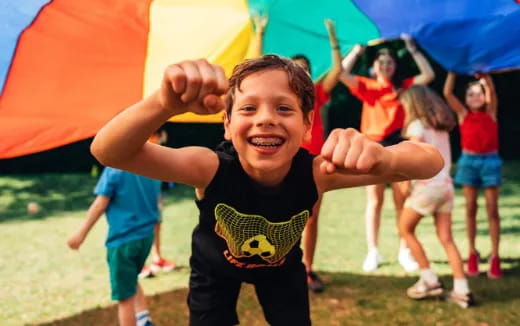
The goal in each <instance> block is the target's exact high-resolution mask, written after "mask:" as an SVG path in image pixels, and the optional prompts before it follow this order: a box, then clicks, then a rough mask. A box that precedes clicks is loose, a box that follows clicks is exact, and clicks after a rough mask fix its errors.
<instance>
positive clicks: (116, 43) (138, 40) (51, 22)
mask: <svg viewBox="0 0 520 326" xmlns="http://www.w3.org/2000/svg"><path fill="white" fill-rule="evenodd" d="M150 1H151V0H135V1H128V0H110V1H107V0H90V1H68V0H54V1H52V2H50V3H49V4H48V5H46V6H45V7H44V8H42V10H41V12H40V13H39V15H38V16H37V18H36V19H35V20H34V22H33V24H32V25H31V26H30V27H28V28H27V29H26V30H25V31H24V32H23V33H22V34H21V36H20V39H19V42H18V46H17V49H16V53H15V56H14V59H13V61H12V64H11V67H10V71H9V75H8V78H7V80H6V84H5V87H4V90H3V93H2V97H1V98H0V112H1V115H2V118H1V119H0V139H1V141H0V158H9V157H15V156H19V155H24V154H30V153H34V152H38V151H43V150H47V149H50V148H53V147H57V146H61V145H64V144H67V143H71V142H74V141H77V140H81V139H85V138H87V137H91V136H93V135H94V134H95V133H96V132H97V131H98V129H99V128H100V127H101V126H102V125H103V124H104V123H106V121H108V120H109V119H110V118H111V117H112V116H113V115H114V114H115V113H116V112H114V108H118V109H119V108H120V109H123V108H125V107H127V106H129V105H130V104H132V103H134V102H137V101H138V100H139V99H140V98H141V97H142V89H143V74H144V72H143V71H144V62H145V57H146V44H147V37H148V29H149V22H148V17H149V15H148V11H149V7H150ZM78 13H81V15H80V16H79V15H78ZM78 108H81V109H78ZM116 111H117V109H116Z"/></svg>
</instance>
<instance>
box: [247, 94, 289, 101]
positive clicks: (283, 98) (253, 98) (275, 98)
mask: <svg viewBox="0 0 520 326" xmlns="http://www.w3.org/2000/svg"><path fill="white" fill-rule="evenodd" d="M259 100H261V98H260V96H257V95H245V96H242V97H240V99H238V100H237V102H249V101H253V102H256V101H259ZM269 100H270V101H274V102H280V101H291V102H292V101H294V98H292V97H290V96H286V95H273V96H270V97H269Z"/></svg>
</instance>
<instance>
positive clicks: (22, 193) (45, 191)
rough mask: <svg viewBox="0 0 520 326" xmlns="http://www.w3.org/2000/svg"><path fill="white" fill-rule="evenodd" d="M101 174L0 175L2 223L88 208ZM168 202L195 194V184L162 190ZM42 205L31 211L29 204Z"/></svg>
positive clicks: (190, 197)
mask: <svg viewBox="0 0 520 326" xmlns="http://www.w3.org/2000/svg"><path fill="white" fill-rule="evenodd" d="M97 180H98V178H95V177H92V176H90V175H89V174H86V173H84V174H64V175H59V174H38V175H12V176H3V177H1V178H0V223H1V222H6V221H15V220H16V221H23V220H35V219H36V220H37V219H44V218H45V217H47V216H58V214H60V213H63V212H73V211H85V212H86V210H87V209H88V207H89V206H90V203H91V202H92V201H93V200H94V195H93V193H92V192H93V190H94V187H95V185H96V183H97ZM163 194H164V199H165V204H169V203H174V202H177V201H180V200H185V199H192V198H194V191H193V188H192V187H188V186H186V185H181V184H177V185H175V186H174V187H173V188H171V189H167V190H165V191H163ZM30 202H36V203H38V205H39V206H40V211H39V213H37V214H28V212H27V204H28V203H30Z"/></svg>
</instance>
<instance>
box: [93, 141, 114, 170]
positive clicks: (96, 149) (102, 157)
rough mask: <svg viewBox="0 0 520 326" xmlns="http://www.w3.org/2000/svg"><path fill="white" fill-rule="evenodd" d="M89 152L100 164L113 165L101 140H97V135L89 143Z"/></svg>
mask: <svg viewBox="0 0 520 326" xmlns="http://www.w3.org/2000/svg"><path fill="white" fill-rule="evenodd" d="M90 153H91V154H92V156H94V157H95V158H96V160H98V162H99V163H101V165H104V166H114V162H113V161H112V160H111V159H110V155H109V154H108V151H107V150H105V149H104V148H103V145H102V143H101V141H99V139H97V137H94V140H93V141H92V143H91V144H90Z"/></svg>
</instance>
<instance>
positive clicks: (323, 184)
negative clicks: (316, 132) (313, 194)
mask: <svg viewBox="0 0 520 326" xmlns="http://www.w3.org/2000/svg"><path fill="white" fill-rule="evenodd" d="M443 166H444V161H443V159H442V156H441V155H440V153H439V152H438V151H437V149H435V147H433V146H431V145H428V144H425V143H416V142H412V141H404V142H401V143H399V144H397V145H394V146H388V147H383V146H382V145H380V144H379V143H377V142H374V141H372V140H370V139H368V137H366V136H365V135H363V134H361V133H359V132H358V131H357V130H355V129H335V130H333V131H332V132H331V134H330V135H329V137H328V138H327V140H326V141H325V144H324V145H323V149H322V151H321V155H320V156H317V157H316V158H315V160H314V166H313V170H314V178H315V180H316V184H317V186H318V189H319V190H321V191H323V192H325V191H329V190H333V189H339V188H346V187H355V186H362V185H369V184H382V183H391V182H396V181H403V180H410V179H427V178H431V177H433V176H434V175H435V174H437V173H438V172H439V171H440V170H441V169H442V167H443Z"/></svg>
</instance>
